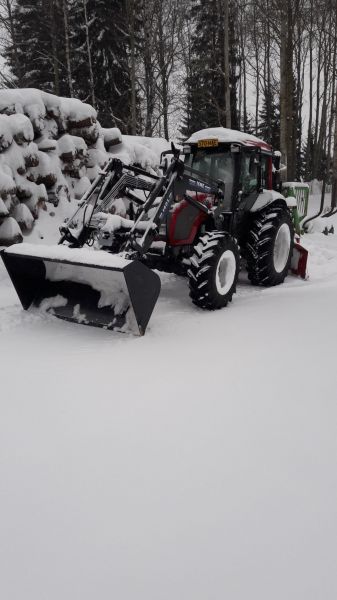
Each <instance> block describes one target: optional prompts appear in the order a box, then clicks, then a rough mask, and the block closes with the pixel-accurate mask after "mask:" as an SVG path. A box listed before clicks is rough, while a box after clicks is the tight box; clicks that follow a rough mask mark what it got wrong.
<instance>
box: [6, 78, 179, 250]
mask: <svg viewBox="0 0 337 600" xmlns="http://www.w3.org/2000/svg"><path fill="white" fill-rule="evenodd" d="M168 147H169V146H168V143H167V142H166V141H165V140H162V139H160V138H142V137H136V136H124V135H122V134H121V132H120V130H119V129H118V128H117V127H112V128H110V129H105V128H102V127H101V126H100V124H99V122H98V120H97V113H96V111H95V109H94V108H93V107H92V106H90V105H89V104H85V103H83V102H81V101H80V100H78V99H75V98H60V97H57V96H54V95H53V94H48V93H46V92H42V91H39V90H37V89H32V88H29V89H13V90H6V89H5V90H0V246H8V245H11V244H13V243H17V242H20V241H22V240H23V234H24V233H25V231H29V230H30V229H32V227H33V224H34V220H35V219H37V218H38V215H39V210H40V209H45V208H46V202H51V203H52V204H53V205H54V206H57V205H58V204H59V202H60V200H61V199H63V200H66V201H68V200H69V199H70V198H71V197H74V198H76V199H79V198H81V196H82V195H83V194H84V192H85V191H86V190H87V189H88V187H89V185H90V181H93V180H94V178H95V177H96V175H97V173H98V171H99V169H101V168H102V167H104V166H105V164H106V162H107V160H108V159H109V157H110V156H111V155H114V156H116V158H120V159H121V160H123V161H124V162H125V163H127V164H135V163H136V164H139V165H141V166H142V167H143V168H145V169H148V170H150V169H152V170H157V168H158V165H159V160H160V153H161V152H162V151H163V150H167V149H168Z"/></svg>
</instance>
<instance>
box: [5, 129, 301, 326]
mask: <svg viewBox="0 0 337 600" xmlns="http://www.w3.org/2000/svg"><path fill="white" fill-rule="evenodd" d="M169 157H170V160H169ZM161 168H162V176H160V177H158V176H155V175H150V174H149V173H147V172H146V171H144V170H142V169H141V168H139V167H137V166H127V165H124V164H122V163H121V162H120V161H119V160H116V159H111V161H110V162H109V163H108V165H107V166H106V168H105V169H104V171H102V172H101V173H100V175H99V176H98V177H97V179H96V180H95V181H94V182H93V184H92V186H91V188H90V190H89V191H88V192H87V193H86V194H85V196H84V197H83V199H82V202H81V203H80V207H79V209H78V210H77V211H76V213H75V214H74V216H73V217H72V219H71V220H70V221H69V222H68V223H66V224H64V225H63V226H62V227H61V239H60V243H59V244H60V245H59V246H57V247H49V249H48V247H43V248H39V249H37V248H36V247H35V246H31V245H27V244H23V245H17V246H14V247H11V248H9V249H7V250H5V251H3V253H2V257H3V260H4V262H5V264H6V266H7V270H8V272H9V274H10V276H11V277H12V280H13V283H14V285H15V287H16V289H17V292H18V294H19V297H20V299H21V302H22V304H23V306H24V308H29V306H31V305H32V304H34V305H38V306H41V304H42V303H43V306H45V307H46V306H47V307H48V308H49V309H50V310H52V312H53V313H54V314H56V315H57V316H59V317H61V318H64V319H68V320H72V321H78V322H81V323H86V324H91V325H97V326H102V327H106V328H108V329H118V330H122V331H124V330H127V329H132V330H135V331H137V332H140V333H144V332H145V329H146V326H147V323H148V320H149V318H150V316H151V313H152V310H153V307H154V305H155V302H156V300H157V297H158V294H159V291H160V280H159V277H158V275H157V274H156V273H154V272H153V269H160V270H165V271H172V272H176V273H179V274H182V275H186V276H187V278H188V281H189V288H190V296H191V299H192V301H193V302H194V304H196V305H197V306H200V307H201V308H204V309H208V310H214V309H218V308H222V307H224V306H226V305H227V303H228V302H229V301H231V300H232V296H233V294H234V293H235V290H236V285H237V280H238V274H239V270H240V266H241V265H242V263H243V262H244V263H245V265H246V267H247V272H248V277H249V279H250V281H251V282H252V283H253V284H254V285H263V286H273V285H278V284H280V283H283V281H284V279H285V278H286V276H287V274H288V272H289V270H290V268H291V266H292V268H293V271H294V272H295V273H296V274H299V275H301V276H302V277H305V265H306V260H307V253H306V251H305V250H304V249H303V248H302V247H301V246H300V244H299V242H298V240H295V231H294V224H293V216H294V211H296V201H295V200H294V198H286V197H285V196H283V195H282V193H281V184H280V177H279V169H280V154H279V153H273V150H272V148H271V146H269V145H268V144H266V143H265V142H263V141H261V140H259V139H258V138H255V137H254V136H251V135H248V134H245V133H241V132H238V131H233V130H230V129H224V128H221V127H220V128H215V129H206V130H202V131H199V132H197V133H195V134H193V135H192V136H191V137H190V138H189V140H187V142H186V143H185V144H184V146H183V151H182V152H181V151H180V150H177V149H176V148H175V147H174V146H172V150H171V151H169V152H166V153H164V156H162V165H161ZM121 199H123V207H124V209H123V211H122V215H121V214H116V207H118V206H119V207H120V202H121ZM117 212H119V213H120V210H119V211H117ZM91 245H93V246H94V248H95V249H96V252H91V253H88V251H87V250H86V247H88V246H91ZM294 248H295V249H296V261H295V262H296V264H295V265H294V264H293V265H291V262H292V258H293V260H294V257H293V254H294ZM148 267H149V268H148ZM46 299H47V303H46ZM49 301H50V302H49Z"/></svg>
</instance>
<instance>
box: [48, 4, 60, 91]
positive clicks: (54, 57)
mask: <svg viewBox="0 0 337 600" xmlns="http://www.w3.org/2000/svg"><path fill="white" fill-rule="evenodd" d="M49 16H50V35H51V49H52V55H51V59H52V65H53V72H54V94H56V96H59V95H60V77H59V61H58V56H57V41H56V39H57V37H56V36H57V31H56V15H55V0H50V3H49Z"/></svg>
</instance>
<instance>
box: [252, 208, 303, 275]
mask: <svg viewBox="0 0 337 600" xmlns="http://www.w3.org/2000/svg"><path fill="white" fill-rule="evenodd" d="M293 249H294V226H293V223H292V219H291V215H290V212H289V210H288V208H287V207H286V206H284V205H283V204H281V203H277V204H274V205H270V206H268V207H267V208H265V209H264V210H262V211H261V212H259V213H257V214H256V216H255V217H254V219H253V221H252V224H251V227H250V231H249V234H248V240H247V246H246V256H247V271H248V278H249V279H250V281H251V282H252V283H253V284H254V285H263V286H273V285H279V284H280V283H283V282H284V280H285V278H286V276H287V274H288V271H289V269H290V263H291V257H292V253H293Z"/></svg>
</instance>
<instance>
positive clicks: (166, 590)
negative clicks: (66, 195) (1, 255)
mask: <svg viewBox="0 0 337 600" xmlns="http://www.w3.org/2000/svg"><path fill="white" fill-rule="evenodd" d="M67 210H68V208H67ZM325 221H328V222H329V223H331V222H332V221H333V219H329V220H325ZM54 222H55V217H51V216H50V215H49V214H48V213H44V214H43V215H42V219H41V220H40V222H39V221H38V222H37V225H36V228H35V231H34V232H33V233H32V234H31V235H30V236H29V237H28V238H27V241H39V242H42V243H53V242H54V241H55V239H52V236H51V235H49V233H48V234H47V235H45V237H44V239H43V240H41V239H40V240H39V237H40V235H42V231H43V232H46V231H47V232H49V231H50V230H51V229H52V227H51V224H53V223H54ZM324 225H325V223H324ZM53 229H54V230H55V228H54V227H53ZM318 229H319V228H318ZM335 229H336V231H337V220H335ZM39 232H40V233H39ZM55 235H56V234H55ZM46 238H48V239H46ZM304 243H305V245H307V247H308V248H309V250H310V252H311V254H310V266H309V269H310V279H309V280H308V281H306V282H303V281H301V280H298V279H296V278H294V277H289V278H288V279H287V282H286V283H285V284H284V285H283V286H280V287H278V288H273V289H262V288H253V287H252V286H250V285H249V284H248V283H247V281H246V278H245V276H244V275H242V276H241V285H240V286H239V289H238V293H237V295H236V297H235V299H234V301H233V303H232V304H231V306H230V307H228V308H227V309H225V310H222V311H220V312H214V313H205V312H203V311H201V310H198V309H197V308H195V307H193V305H191V303H190V301H189V298H188V291H187V286H186V282H185V281H184V280H183V279H182V278H179V277H176V276H173V275H163V276H162V293H161V296H160V299H159V301H158V304H157V307H156V309H155V311H154V314H153V317H152V320H151V321H150V325H149V328H148V331H147V334H146V336H145V337H144V338H135V337H132V336H126V335H123V334H116V333H111V332H107V331H103V330H96V329H94V328H89V327H86V326H80V325H75V324H67V323H64V322H62V321H59V320H56V319H54V318H53V317H49V316H41V315H39V314H36V313H35V314H30V313H25V312H23V311H22V310H21V308H20V306H19V303H18V299H17V297H16V294H15V291H14V290H13V289H12V286H11V284H10V282H9V280H8V278H7V276H6V274H5V271H4V268H3V267H2V266H1V267H0V394H1V400H0V481H1V486H0V506H1V510H0V597H1V598H2V599H4V600H46V599H47V600H75V599H80V600H92V599H93V598H94V599H97V600H111V599H112V598H116V600H117V599H118V600H136V599H137V600H173V599H174V600H180V599H181V600H185V599H188V600H192V599H193V600H205V599H207V600H223V599H224V598H226V599H227V598H228V599H230V600H247V599H249V600H271V599H272V600H284V599H287V600H302V599H303V600H317V599H318V598H319V599H321V598H322V599H324V600H335V598H336V597H337V575H336V555H337V508H336V507H337V436H336V429H337V406H336V399H337V393H336V388H337V386H336V382H335V373H336V350H335V344H336V339H337V321H336V306H337V235H329V236H324V235H322V234H321V233H320V232H319V231H317V232H315V233H312V234H310V235H307V236H305V239H304Z"/></svg>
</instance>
